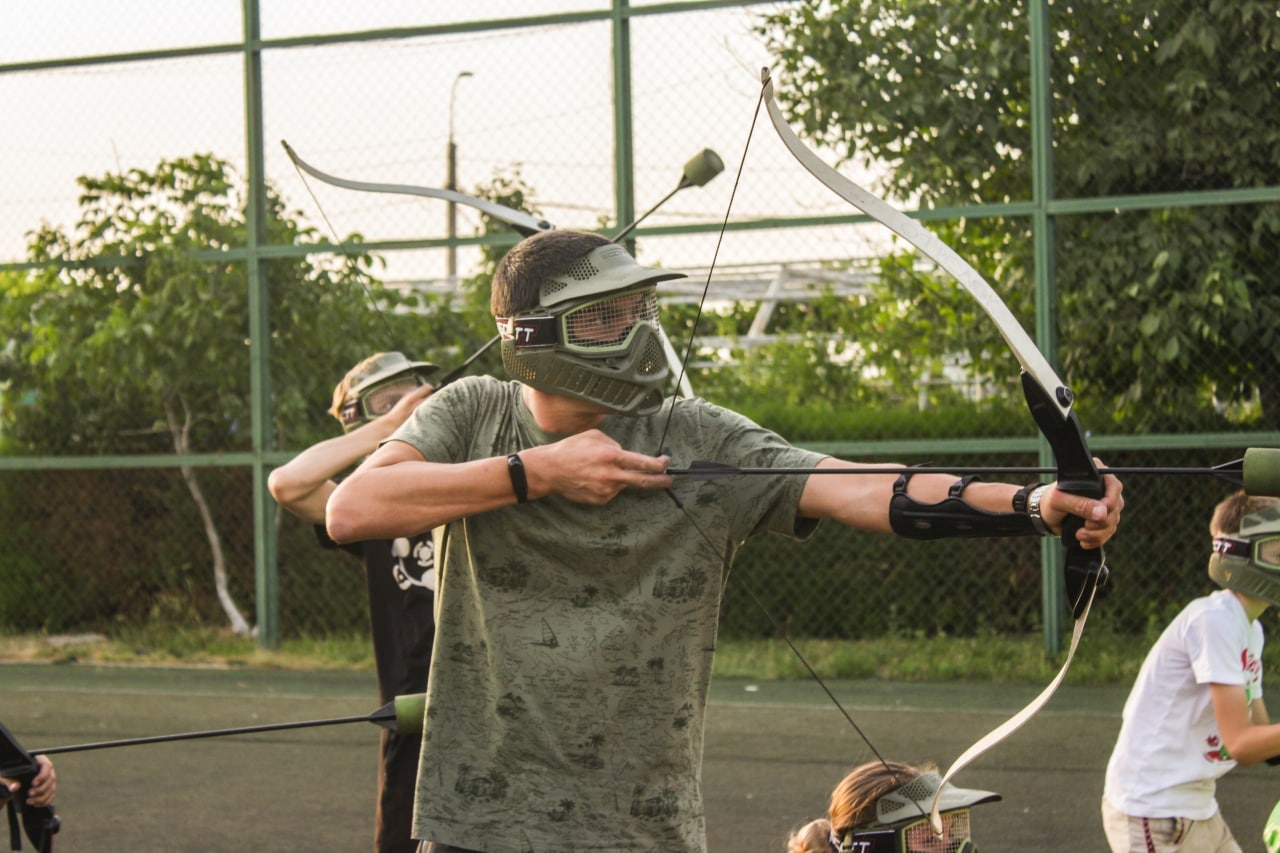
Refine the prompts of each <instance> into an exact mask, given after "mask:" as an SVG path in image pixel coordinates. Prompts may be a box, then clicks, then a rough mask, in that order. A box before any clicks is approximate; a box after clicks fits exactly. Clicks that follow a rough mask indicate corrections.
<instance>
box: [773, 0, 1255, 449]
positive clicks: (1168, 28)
mask: <svg viewBox="0 0 1280 853" xmlns="http://www.w3.org/2000/svg"><path fill="white" fill-rule="evenodd" d="M1048 9H1049V14H1050V25H1049V28H1048V29H1049V31H1050V33H1051V36H1050V39H1051V44H1050V62H1051V68H1050V75H1051V89H1052V94H1051V97H1052V106H1051V112H1052V115H1051V123H1052V145H1053V162H1052V166H1053V193H1054V196H1055V197H1057V198H1068V199H1069V198H1088V197H1094V196H1104V195H1107V194H1148V193H1169V192H1190V191H1197V190H1216V189H1228V188H1241V187H1255V186H1275V185H1277V184H1280V132H1277V130H1276V126H1275V123H1274V122H1272V121H1268V120H1266V119H1265V118H1263V117H1264V116H1271V115H1276V114H1280V87H1277V85H1276V81H1277V80H1278V79H1280V18H1278V17H1277V16H1276V14H1275V7H1274V4H1273V3H1266V2H1260V1H1259V0H1240V2H1235V0H1230V2H1229V1H1228V0H1214V2H1209V3H1199V2H1188V0H1158V2H1155V3H1150V2H1144V3H1141V4H1139V3H1136V2H1132V0H1121V2H1116V0H1088V2H1084V3H1072V4H1070V5H1069V6H1063V5H1062V4H1056V5H1049V6H1048ZM1026 15H1027V6H1026V5H1025V4H1012V5H1011V4H1008V3H999V2H995V0H982V2H972V3H937V2H934V0H842V2H834V3H813V2H805V3H798V4H788V5H786V6H784V7H781V8H779V9H778V10H777V11H775V12H772V13H770V14H768V15H766V16H765V18H764V19H763V23H762V24H761V27H760V29H761V31H762V32H763V34H764V35H765V36H766V38H767V40H768V42H769V44H770V46H771V48H772V49H773V51H774V53H775V55H776V57H777V60H778V62H779V64H780V66H781V69H782V71H783V72H784V73H783V75H782V77H781V79H782V81H783V82H782V85H781V86H780V87H779V98H780V100H781V101H782V102H783V104H784V108H785V109H786V110H787V112H788V113H789V118H790V120H791V121H793V122H794V123H795V124H796V125H797V126H799V127H800V128H801V129H802V130H803V131H804V132H805V133H807V135H808V136H810V137H811V138H813V139H816V140H819V141H821V142H823V143H826V144H828V145H830V146H832V147H833V148H834V149H835V150H836V151H837V152H838V154H839V155H840V156H841V157H842V158H843V159H845V160H854V159H857V160H859V161H861V162H863V163H865V164H867V165H869V166H877V165H879V166H881V167H883V166H885V165H887V166H888V167H889V171H888V172H887V173H886V174H885V176H884V178H883V188H884V190H885V191H886V192H889V193H890V194H892V195H894V196H896V197H899V198H918V199H919V200H920V201H921V203H922V204H924V205H943V204H947V205H952V204H973V203H990V202H1008V201H1017V200H1021V199H1026V198H1029V197H1031V180H1032V173H1031V153H1032V152H1031V89H1030V87H1031V79H1030V74H1029V68H1030V65H1031V50H1030V25H1029V22H1028V20H1027V17H1026ZM1009 227H1010V223H1008V222H1004V221H1001V220H995V219H990V220H979V221H977V222H970V223H968V224H967V225H966V226H965V227H964V228H963V229H956V230H954V231H953V232H952V233H951V234H950V235H949V237H950V238H951V239H950V242H952V243H953V244H954V245H956V247H957V248H958V250H959V251H960V252H961V254H963V255H965V256H967V257H969V258H970V259H971V260H975V265H976V266H978V267H979V269H984V270H986V271H988V272H989V273H992V275H991V276H990V277H991V278H992V280H994V281H995V282H997V285H998V289H1000V290H1001V292H1002V294H1003V295H1004V296H1005V297H1006V301H1010V300H1009V297H1010V296H1014V297H1016V296H1017V295H1018V294H1019V293H1021V294H1023V297H1022V298H1023V299H1025V298H1026V294H1028V293H1029V288H1027V282H1028V281H1029V277H1028V276H1027V275H1026V274H1024V273H1022V272H1020V271H1024V270H1030V269H1031V268H1032V260H1031V252H1030V244H1029V242H1028V241H1027V240H1025V239H1024V238H1023V237H1021V236H1020V237H1019V238H1018V239H1017V240H1015V241H1010V242H1007V243H1006V242H1005V241H1004V239H1003V236H1002V235H1004V233H1005V232H1006V230H1007V229H1008V228H1009ZM1019 230H1021V229H1019ZM1013 233H1015V234H1017V233H1018V232H1017V231H1014V232H1013ZM1056 236H1057V243H1056V253H1055V261H1056V264H1057V268H1056V270H1055V275H1054V278H1055V281H1056V287H1057V289H1058V292H1059V298H1060V311H1061V314H1060V324H1059V325H1060V328H1061V329H1062V335H1061V347H1062V349H1061V353H1060V355H1061V359H1062V363H1063V366H1064V371H1063V372H1064V375H1066V376H1068V377H1070V379H1071V381H1072V383H1073V385H1074V386H1075V388H1076V391H1077V393H1078V395H1079V396H1080V397H1081V398H1082V399H1083V398H1092V399H1094V400H1095V402H1097V403H1098V404H1099V405H1100V406H1105V407H1106V408H1107V409H1109V410H1111V411H1112V413H1113V415H1114V417H1115V419H1116V422H1117V425H1118V426H1119V427H1120V428H1123V429H1127V430H1135V431H1141V430H1146V429H1151V428H1159V429H1161V430H1173V429H1179V428H1183V429H1203V428H1229V427H1231V426H1233V425H1240V424H1243V425H1247V426H1250V427H1255V428H1269V429H1275V428H1277V426H1280V369H1278V368H1277V366H1276V364H1275V359H1274V353H1275V351H1276V346H1277V340H1276V335H1277V331H1276V330H1277V329H1278V328H1280V325H1278V323H1277V321H1278V320H1280V288H1277V286H1276V283H1275V273H1274V261H1275V257H1276V256H1277V251H1278V249H1277V246H1278V244H1280V205H1276V204H1274V203H1272V204H1257V205H1239V204H1237V205H1229V206H1215V207H1198V208H1195V209H1193V210H1191V209H1183V210H1160V209H1156V210H1153V211H1150V212H1139V213H1126V214H1106V215H1102V214H1094V215H1080V216H1061V217H1058V218H1057V220H1056ZM1013 301H1015V302H1017V301H1019V300H1017V299H1015V300H1013ZM935 328H940V327H935ZM964 351H966V352H967V353H968V354H969V355H971V356H973V357H975V358H983V357H984V348H982V347H980V346H979V347H965V349H964Z"/></svg>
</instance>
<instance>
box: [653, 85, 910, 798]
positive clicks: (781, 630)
mask: <svg viewBox="0 0 1280 853" xmlns="http://www.w3.org/2000/svg"><path fill="white" fill-rule="evenodd" d="M764 93H765V85H762V86H761V87H760V95H759V97H758V98H757V99H756V108H755V112H754V113H752V116H751V126H750V128H749V129H748V131H747V141H746V144H745V145H743V147H742V157H741V158H740V159H739V161H738V171H737V174H736V175H734V178H733V189H732V190H731V191H730V192H729V203H728V204H727V205H726V207H725V212H724V218H723V219H722V220H721V222H720V231H719V233H718V234H717V235H716V244H715V249H714V251H713V252H712V255H711V264H710V266H709V267H708V268H707V277H706V280H705V281H704V282H703V285H702V297H701V299H699V300H698V310H697V313H696V314H695V315H694V320H693V324H692V326H691V327H690V331H689V342H688V344H686V345H685V351H684V358H683V360H682V361H681V362H680V372H679V375H678V376H677V378H676V385H677V387H678V386H679V384H680V382H681V381H683V380H684V377H685V373H686V370H687V368H688V364H689V359H690V357H691V356H692V354H693V350H694V346H695V339H696V338H695V336H696V333H697V330H698V323H699V322H700V321H701V320H702V314H703V308H704V307H705V306H706V302H707V296H708V295H709V293H710V291H711V276H712V275H713V274H714V272H715V267H716V262H717V260H718V259H719V257H720V247H721V246H722V245H723V244H724V236H725V233H726V232H727V231H728V228H729V216H730V215H731V213H732V211H733V202H734V199H735V197H736V196H737V194H738V186H739V185H740V184H741V182H742V174H743V171H744V170H745V168H746V163H747V152H748V151H749V150H750V148H751V140H752V137H754V135H755V130H756V124H757V123H758V122H759V119H760V108H761V106H763V105H764ZM675 410H676V406H675V400H674V399H673V400H672V403H671V407H670V409H669V410H668V411H667V420H666V423H665V424H664V425H663V428H662V437H661V439H660V440H659V442H658V447H659V448H661V447H663V446H664V445H665V444H666V440H667V433H668V431H669V430H670V428H671V419H672V418H673V417H674V416H675ZM659 452H661V451H659ZM665 491H666V493H667V496H668V497H670V498H671V501H672V502H673V503H674V504H675V505H676V507H677V508H678V509H679V510H680V512H681V513H682V514H683V515H684V517H685V519H686V520H687V521H688V522H689V524H690V526H692V527H693V529H694V530H695V531H696V532H697V533H698V535H699V536H700V537H702V539H703V541H705V542H706V543H707V544H708V545H710V546H711V548H712V549H714V550H715V552H716V553H717V554H720V560H721V562H722V564H723V565H724V569H725V572H726V573H727V574H729V575H730V576H732V577H734V578H736V579H737V581H738V583H739V584H740V585H741V587H742V589H743V590H744V591H745V592H746V593H747V595H748V597H750V598H751V600H752V601H754V602H755V604H756V607H758V608H759V609H760V612H761V613H762V614H764V617H765V619H767V620H768V621H769V624H770V625H771V626H772V627H773V629H774V631H775V632H776V633H778V634H779V635H780V636H781V637H782V639H783V642H785V643H786V644H787V647H788V648H789V649H791V652H792V653H793V654H794V655H795V656H796V659H797V660H799V661H800V664H801V666H803V667H804V668H805V670H806V671H807V672H808V673H809V675H810V676H811V677H812V678H813V680H814V681H815V682H817V684H818V686H819V687H820V688H821V689H822V692H823V693H825V694H826V695H827V698H828V699H830V700H831V703H832V704H833V705H835V706H836V709H837V710H839V711H840V713H841V715H843V716H844V718H845V720H847V721H848V723H849V725H850V726H852V727H853V730H854V731H855V732H857V733H858V737H860V738H861V739H862V742H863V743H864V744H866V746H867V749H869V750H871V752H872V754H873V755H875V757H876V759H877V760H878V761H879V762H880V764H881V765H882V766H883V767H884V769H885V770H886V771H887V772H888V774H889V776H890V777H891V778H892V779H893V780H894V784H895V785H896V786H898V787H901V785H902V784H903V783H902V780H901V779H899V778H898V774H897V773H895V772H894V770H893V768H892V767H890V766H889V762H888V761H886V760H885V757H884V756H883V755H881V754H880V751H879V750H878V749H876V747H875V744H873V743H872V742H871V738H869V737H868V736H867V734H866V732H864V731H863V730H862V727H861V726H859V725H858V724H857V722H855V721H854V719H853V716H852V715H851V714H850V713H849V712H848V710H846V709H845V707H844V705H842V704H841V703H840V700H839V699H837V698H836V695H835V694H834V693H833V692H831V689H830V688H829V687H828V686H827V683H826V682H825V681H823V679H822V676H820V675H819V674H818V672H817V670H815V669H814V668H813V666H812V665H811V664H810V663H809V661H808V659H807V658H806V657H805V656H804V654H802V653H801V651H800V649H799V648H798V647H797V646H796V644H795V643H794V642H792V640H791V636H790V635H789V634H788V632H787V630H786V628H785V627H783V625H782V624H781V623H779V622H778V620H777V619H775V618H774V616H773V614H772V613H770V612H769V609H768V608H767V607H765V605H764V602H763V601H762V600H761V599H760V597H759V596H758V595H756V593H755V590H754V589H752V587H751V585H750V584H748V583H747V582H746V580H744V579H743V577H742V574H741V573H740V572H737V573H735V572H733V571H732V564H731V563H730V561H729V557H728V555H727V553H725V552H723V551H721V548H720V546H719V545H717V544H716V543H715V542H714V541H713V540H712V539H711V537H710V536H709V535H707V532H706V531H705V530H703V529H702V527H701V526H700V525H699V524H698V522H697V521H696V520H695V519H694V517H693V514H692V513H690V512H689V510H688V508H687V507H686V506H685V505H684V504H683V503H682V502H681V500H680V498H679V497H677V496H676V493H675V491H674V490H673V489H671V488H668V489H666V490H665ZM913 802H914V801H913ZM917 806H918V807H919V804H917ZM920 813H921V815H924V816H926V817H927V813H926V812H925V811H924V809H923V808H921V809H920Z"/></svg>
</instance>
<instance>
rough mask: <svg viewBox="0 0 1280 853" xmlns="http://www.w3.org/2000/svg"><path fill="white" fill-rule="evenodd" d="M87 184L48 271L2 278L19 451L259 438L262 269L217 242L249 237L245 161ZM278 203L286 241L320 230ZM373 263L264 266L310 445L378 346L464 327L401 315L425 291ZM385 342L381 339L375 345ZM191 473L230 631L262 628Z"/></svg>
mask: <svg viewBox="0 0 1280 853" xmlns="http://www.w3.org/2000/svg"><path fill="white" fill-rule="evenodd" d="M79 184H80V186H81V188H82V190H83V194H82V196H81V199H80V205H81V213H80V217H79V221H78V222H77V224H76V225H75V226H74V228H73V229H72V230H71V231H69V232H67V233H64V232H62V231H60V230H58V229H55V228H53V227H50V226H47V225H46V226H42V227H41V228H39V229H38V230H37V231H36V232H35V233H34V234H33V236H32V237H31V239H30V244H29V253H30V260H31V261H33V262H35V263H37V264H41V265H42V266H41V268H40V269H39V270H38V271H37V272H34V273H32V274H29V275H9V276H4V277H0V317H2V318H3V325H2V327H3V328H4V329H5V330H6V331H7V335H8V341H7V345H6V346H5V347H4V349H3V351H2V352H0V369H2V370H3V375H4V376H5V377H6V378H7V390H6V400H7V401H17V402H18V403H19V404H10V405H6V406H5V407H4V408H3V411H2V412H0V417H2V418H3V421H2V424H3V433H4V435H5V438H6V449H7V451H8V452H12V453H27V454H47V455H68V454H85V453H97V454H128V453H144V452H145V453H158V452H166V451H171V452H173V453H175V454H179V455H185V454H191V453H218V452H224V451H233V450H244V449H247V447H248V445H249V435H248V430H247V429H246V428H245V425H246V424H248V423H249V422H250V394H249V370H250V364H249V346H248V343H249V342H248V329H249V325H248V312H249V293H248V276H247V268H246V266H245V263H244V262H243V261H238V260H227V259H222V258H219V257H218V255H217V253H218V252H227V251H232V250H235V249H237V248H240V247H243V246H244V245H245V243H246V224H245V215H244V210H245V200H244V196H243V190H242V188H241V185H240V183H239V182H238V181H237V179H236V177H235V175H234V174H233V171H232V169H231V167H230V165H229V164H228V163H227V162H225V161H223V160H220V159H219V158H217V157H214V156H211V155H205V154H199V155H194V156H191V157H187V158H179V159H175V160H171V161H166V162H162V163H160V164H159V165H158V166H157V167H156V168H155V169H154V170H152V171H145V170H141V169H134V170H130V171H128V172H125V173H121V174H107V175H104V176H102V177H100V178H90V177H83V178H81V179H80V180H79ZM267 207H268V217H267V220H268V221H267V237H268V240H269V241H270V242H271V243H273V244H284V245H290V244H294V243H302V244H306V243H314V242H318V239H317V236H316V234H315V232H314V230H312V229H310V228H307V227H305V226H303V225H302V224H300V223H299V222H298V221H297V219H296V217H295V216H294V215H293V214H291V213H289V212H288V211H286V210H285V208H284V206H283V204H282V202H281V200H280V199H279V197H278V196H277V195H276V194H275V192H274V191H272V190H270V189H269V190H268V203H267ZM354 239H358V237H356V238H354ZM201 253H202V254H201ZM372 264H373V259H372V258H370V257H369V256H367V255H350V256H346V257H344V258H341V259H337V260H327V261H326V260H316V259H312V258H302V259H300V258H281V259H275V260H271V261H270V262H269V263H268V264H267V273H266V279H267V283H266V286H267V287H268V288H269V292H270V312H271V322H272V340H271V366H270V369H271V374H272V378H273V397H272V402H273V406H274V410H275V414H276V416H277V423H280V424H287V425H289V426H288V428H287V429H286V428H285V427H279V428H278V433H279V440H280V443H281V444H288V443H289V442H288V441H287V440H286V437H287V435H295V436H299V437H300V440H299V441H298V446H304V445H305V444H309V443H311V442H312V441H313V440H316V439H317V438H318V437H320V436H322V435H329V434H332V429H333V426H332V419H329V418H328V416H327V415H325V414H324V412H323V409H322V407H321V406H319V405H317V401H323V400H327V399H328V397H329V395H330V392H331V390H332V387H333V383H334V381H335V377H338V376H341V375H342V374H343V373H344V372H345V371H346V370H347V368H349V367H350V366H351V365H352V364H354V363H355V362H356V361H358V360H359V359H361V358H363V357H364V356H365V355H368V354H369V352H370V351H374V350H377V349H395V348H397V345H396V344H395V342H396V341H406V340H408V341H413V340H416V341H424V340H449V339H450V338H445V337H433V336H432V335H431V333H430V328H431V327H432V325H433V324H436V325H438V324H442V323H448V322H450V321H451V318H449V317H448V316H447V314H448V312H437V315H438V316H437V317H435V318H434V319H433V318H431V317H430V316H427V317H424V316H423V315H419V314H409V315H405V314H396V313H394V312H393V311H392V309H394V308H395V307H397V306H400V305H404V304H407V303H410V302H413V301H414V300H413V299H411V298H407V297H403V296H397V295H396V294H394V293H392V292H389V291H388V290H386V289H385V288H383V287H381V285H380V284H379V283H378V282H377V281H376V280H375V279H374V278H373V277H372V276H371V275H370V273H369V268H370V267H371V266H372ZM379 306H381V308H382V309H383V310H379ZM424 332H425V333H424ZM411 333H412V334H411ZM370 342H377V343H375V344H374V345H373V347H372V349H371V343H370ZM413 355H414V356H415V357H429V356H430V355H431V353H430V352H426V351H424V352H418V353H413ZM180 470H181V474H182V477H183V480H184V482H185V485H186V488H187V491H188V493H189V495H190V498H191V500H192V501H193V502H194V503H195V505H196V507H197V508H198V511H199V517H200V519H201V522H202V526H203V530H204V536H205V538H206V540H207V542H208V545H209V551H210V560H211V568H212V574H213V578H214V586H215V589H216V593H217V596H218V600H219V602H220V604H221V607H222V609H223V611H224V613H225V615H226V617H227V619H228V621H229V623H230V624H231V626H232V628H233V630H235V631H237V632H240V633H247V632H249V631H251V630H252V629H251V628H250V626H249V624H248V622H247V620H246V619H245V618H244V616H243V615H242V614H241V613H240V609H239V607H238V605H237V604H236V602H235V600H234V597H233V595H232V594H231V591H230V590H229V588H228V583H227V571H226V570H227V566H226V559H225V557H224V554H223V547H222V537H221V535H220V533H219V530H218V524H217V522H216V520H215V515H216V513H215V512H214V511H213V508H212V507H211V506H210V503H209V501H208V499H207V498H206V494H205V492H206V490H205V489H204V488H203V487H202V484H201V478H200V477H199V475H198V474H197V471H196V469H194V468H192V467H191V466H188V465H182V466H181V468H180ZM145 523H146V522H144V521H142V520H140V521H139V526H140V527H141V526H143V525H144V524H145Z"/></svg>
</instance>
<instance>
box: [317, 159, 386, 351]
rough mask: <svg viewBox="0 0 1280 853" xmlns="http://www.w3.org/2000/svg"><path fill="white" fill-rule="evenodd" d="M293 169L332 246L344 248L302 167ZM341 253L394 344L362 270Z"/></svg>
mask: <svg viewBox="0 0 1280 853" xmlns="http://www.w3.org/2000/svg"><path fill="white" fill-rule="evenodd" d="M291 159H292V158H291ZM293 169H294V171H295V172H297V173H298V177H299V178H300V179H301V180H302V187H303V189H305V190H306V191H307V195H309V196H311V201H313V202H314V203H315V206H316V210H317V211H319V213H320V218H321V219H323V220H324V224H325V225H327V226H328V227H329V233H330V234H331V235H333V242H334V244H335V245H334V248H336V249H342V248H344V247H345V246H346V245H347V243H346V241H345V240H343V239H342V238H341V237H339V236H338V229H337V228H334V227H333V222H331V221H330V220H329V214H327V213H325V211H324V205H322V204H321V203H320V199H319V198H318V197H317V196H316V193H315V190H314V189H313V188H312V186H311V182H310V181H309V180H307V175H306V173H305V172H303V171H302V167H300V166H299V165H298V164H297V163H296V162H294V164H293ZM341 254H342V255H343V257H344V261H346V262H348V263H350V264H351V266H352V268H353V269H354V270H355V273H356V276H355V278H356V281H357V282H358V283H359V285H360V289H361V290H363V291H364V295H365V298H366V299H368V300H369V304H370V305H372V306H373V313H375V314H377V315H378V319H379V320H380V321H382V327H383V328H384V329H386V331H387V340H388V341H389V342H391V343H393V344H394V342H395V332H394V331H393V330H392V328H391V322H390V321H389V320H387V316H386V315H385V314H383V313H382V309H381V308H379V307H378V302H377V300H376V299H374V298H373V292H372V291H371V290H369V286H368V285H367V284H365V274H364V272H363V271H362V270H361V269H360V267H359V265H358V264H356V263H355V262H354V261H353V260H350V259H347V258H346V252H341Z"/></svg>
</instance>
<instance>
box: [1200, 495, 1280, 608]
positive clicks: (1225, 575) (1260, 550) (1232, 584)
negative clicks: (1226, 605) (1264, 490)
mask: <svg viewBox="0 0 1280 853" xmlns="http://www.w3.org/2000/svg"><path fill="white" fill-rule="evenodd" d="M1209 577H1211V578H1213V581H1214V583H1216V584H1218V586H1220V587H1222V588H1223V589H1229V590H1232V591H1233V592H1240V593H1244V594H1245V595H1251V596H1253V597H1254V598H1260V599H1262V600H1263V601H1266V602H1267V603H1269V604H1272V605H1276V606H1280V505H1276V506H1269V507H1267V508H1266V509H1263V510H1261V511H1259V512H1255V513H1253V514H1252V515H1247V516H1245V517H1244V518H1243V519H1242V520H1241V521H1240V533H1239V534H1238V535H1236V536H1219V537H1218V538H1216V539H1214V540H1213V556H1211V557H1210V558H1209Z"/></svg>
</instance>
